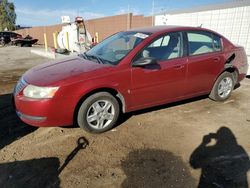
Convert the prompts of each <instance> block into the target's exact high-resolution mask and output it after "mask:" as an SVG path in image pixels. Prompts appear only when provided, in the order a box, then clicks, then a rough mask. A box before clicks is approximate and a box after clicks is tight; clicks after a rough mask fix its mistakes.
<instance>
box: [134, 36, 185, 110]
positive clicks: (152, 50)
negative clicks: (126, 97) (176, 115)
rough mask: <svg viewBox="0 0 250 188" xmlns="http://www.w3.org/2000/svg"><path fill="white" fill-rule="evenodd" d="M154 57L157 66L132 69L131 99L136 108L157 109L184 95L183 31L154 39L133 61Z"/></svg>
mask: <svg viewBox="0 0 250 188" xmlns="http://www.w3.org/2000/svg"><path fill="white" fill-rule="evenodd" d="M148 57H150V58H154V59H156V60H157V62H158V63H157V64H155V65H148V66H145V67H132V70H131V79H132V80H131V83H132V87H131V96H132V99H131V100H132V103H133V107H134V108H135V109H137V108H143V107H148V106H154V105H157V104H161V103H163V102H167V101H171V100H173V99H176V98H178V97H181V96H183V94H184V92H185V85H184V84H185V77H186V70H187V58H186V57H183V35H182V33H181V32H173V33H169V34H165V35H163V36H161V37H158V38H157V39H155V40H153V42H151V43H150V44H149V45H147V46H146V47H145V48H144V49H143V50H141V52H139V53H138V54H137V55H136V57H135V58H134V60H133V62H136V61H137V60H139V59H140V58H148Z"/></svg>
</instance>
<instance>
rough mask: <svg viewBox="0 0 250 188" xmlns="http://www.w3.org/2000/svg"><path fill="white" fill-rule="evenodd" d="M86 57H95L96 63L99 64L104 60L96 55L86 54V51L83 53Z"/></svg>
mask: <svg viewBox="0 0 250 188" xmlns="http://www.w3.org/2000/svg"><path fill="white" fill-rule="evenodd" d="M84 55H85V56H86V57H87V58H89V57H90V58H91V59H96V60H97V61H98V63H100V64H104V62H103V60H102V59H101V58H100V57H98V56H95V55H87V54H86V53H85V54H84Z"/></svg>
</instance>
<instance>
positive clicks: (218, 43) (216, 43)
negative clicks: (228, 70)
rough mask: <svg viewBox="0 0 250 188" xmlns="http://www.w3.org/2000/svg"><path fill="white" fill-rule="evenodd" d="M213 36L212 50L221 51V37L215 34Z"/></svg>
mask: <svg viewBox="0 0 250 188" xmlns="http://www.w3.org/2000/svg"><path fill="white" fill-rule="evenodd" d="M213 38H214V41H213V42H214V50H215V51H216V52H218V51H221V50H222V46H221V38H220V37H219V36H217V35H214V36H213Z"/></svg>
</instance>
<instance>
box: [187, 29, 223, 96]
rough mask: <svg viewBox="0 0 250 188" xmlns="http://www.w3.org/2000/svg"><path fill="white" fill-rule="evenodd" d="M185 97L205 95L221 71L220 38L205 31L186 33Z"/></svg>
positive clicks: (221, 53)
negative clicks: (186, 69) (186, 70)
mask: <svg viewBox="0 0 250 188" xmlns="http://www.w3.org/2000/svg"><path fill="white" fill-rule="evenodd" d="M186 37H187V38H186V39H187V41H188V45H187V46H188V54H189V57H188V73H187V82H188V84H187V95H195V94H199V93H200V94H202V93H204V94H206V93H209V92H210V91H211V89H212V87H213V84H214V81H215V79H216V78H217V76H218V75H219V73H220V72H221V70H222V69H223V66H224V56H223V52H222V46H221V38H220V37H219V36H217V35H215V34H212V33H210V32H205V31H187V32H186Z"/></svg>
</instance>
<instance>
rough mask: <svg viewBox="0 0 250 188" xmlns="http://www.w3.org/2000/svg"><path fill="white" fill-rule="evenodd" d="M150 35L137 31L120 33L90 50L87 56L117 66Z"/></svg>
mask: <svg viewBox="0 0 250 188" xmlns="http://www.w3.org/2000/svg"><path fill="white" fill-rule="evenodd" d="M149 35H150V33H142V32H136V31H126V32H119V33H117V34H115V35H113V36H111V37H109V38H107V39H106V40H104V41H102V42H101V43H99V44H98V45H96V46H95V47H93V48H92V49H90V50H89V51H88V52H86V53H85V55H86V56H87V57H94V58H97V59H99V61H101V62H103V63H109V64H112V65H117V64H118V63H119V62H120V61H121V60H122V59H123V58H124V57H125V56H126V55H127V54H128V53H129V52H130V51H131V50H132V49H133V48H135V47H136V46H137V45H138V44H140V43H141V42H142V41H143V40H144V39H145V38H147V37H148V36H149Z"/></svg>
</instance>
